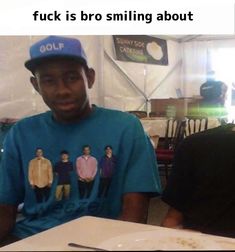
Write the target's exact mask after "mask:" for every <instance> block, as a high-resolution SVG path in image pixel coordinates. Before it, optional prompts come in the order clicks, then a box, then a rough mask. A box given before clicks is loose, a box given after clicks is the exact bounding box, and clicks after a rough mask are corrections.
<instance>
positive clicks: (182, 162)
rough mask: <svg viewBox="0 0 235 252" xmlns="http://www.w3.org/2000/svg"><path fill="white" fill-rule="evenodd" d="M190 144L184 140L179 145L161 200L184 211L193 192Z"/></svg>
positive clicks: (187, 140)
mask: <svg viewBox="0 0 235 252" xmlns="http://www.w3.org/2000/svg"><path fill="white" fill-rule="evenodd" d="M191 146H192V143H190V139H185V140H184V141H183V142H182V143H181V145H179V147H178V149H177V151H176V153H175V159H174V163H173V167H172V171H171V174H170V176H169V179H168V181H167V185H166V188H165V190H164V191H163V195H162V200H163V201H164V202H166V203H167V204H168V205H170V206H171V207H173V208H175V209H177V210H179V211H184V210H185V209H186V208H187V206H188V202H189V200H190V199H191V197H192V191H193V186H194V183H193V158H192V148H191Z"/></svg>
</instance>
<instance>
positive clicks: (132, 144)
mask: <svg viewBox="0 0 235 252" xmlns="http://www.w3.org/2000/svg"><path fill="white" fill-rule="evenodd" d="M122 148H123V151H124V150H126V153H125V154H126V157H127V165H126V170H125V179H124V190H123V193H128V192H151V193H155V195H159V194H160V193H161V183H160V177H159V173H158V167H157V162H156V156H155V151H154V148H153V146H152V144H151V142H150V140H149V137H148V136H147V135H146V134H145V132H144V130H143V127H142V124H141V123H140V121H139V120H138V119H137V118H136V119H133V121H132V124H130V126H129V128H128V130H127V132H126V134H125V136H124V139H123V147H122Z"/></svg>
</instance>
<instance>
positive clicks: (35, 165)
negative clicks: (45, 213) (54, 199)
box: [29, 148, 53, 203]
mask: <svg viewBox="0 0 235 252" xmlns="http://www.w3.org/2000/svg"><path fill="white" fill-rule="evenodd" d="M52 181H53V173H52V165H51V162H50V160H48V159H46V158H44V157H43V150H42V149H41V148H37V149H36V158H34V159H32V160H31V161H30V162H29V183H30V185H31V187H32V189H33V190H34V191H35V195H36V199H37V202H38V203H42V202H43V201H47V200H48V198H49V195H50V187H51V185H52Z"/></svg>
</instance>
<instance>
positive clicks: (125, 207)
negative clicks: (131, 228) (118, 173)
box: [119, 193, 150, 223]
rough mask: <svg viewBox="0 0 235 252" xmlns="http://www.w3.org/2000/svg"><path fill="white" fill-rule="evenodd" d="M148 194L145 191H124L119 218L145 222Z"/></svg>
mask: <svg viewBox="0 0 235 252" xmlns="http://www.w3.org/2000/svg"><path fill="white" fill-rule="evenodd" d="M149 199H150V198H149V196H148V194H147V193H126V194H124V196H123V203H122V213H121V216H120V218H119V219H120V220H123V221H130V222H139V223H147V217H148V208H149Z"/></svg>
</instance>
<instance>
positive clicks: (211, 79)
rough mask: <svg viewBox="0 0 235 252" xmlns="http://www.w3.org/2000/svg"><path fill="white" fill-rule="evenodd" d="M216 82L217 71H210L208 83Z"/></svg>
mask: <svg viewBox="0 0 235 252" xmlns="http://www.w3.org/2000/svg"><path fill="white" fill-rule="evenodd" d="M213 80H215V71H209V72H208V73H207V81H213Z"/></svg>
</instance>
